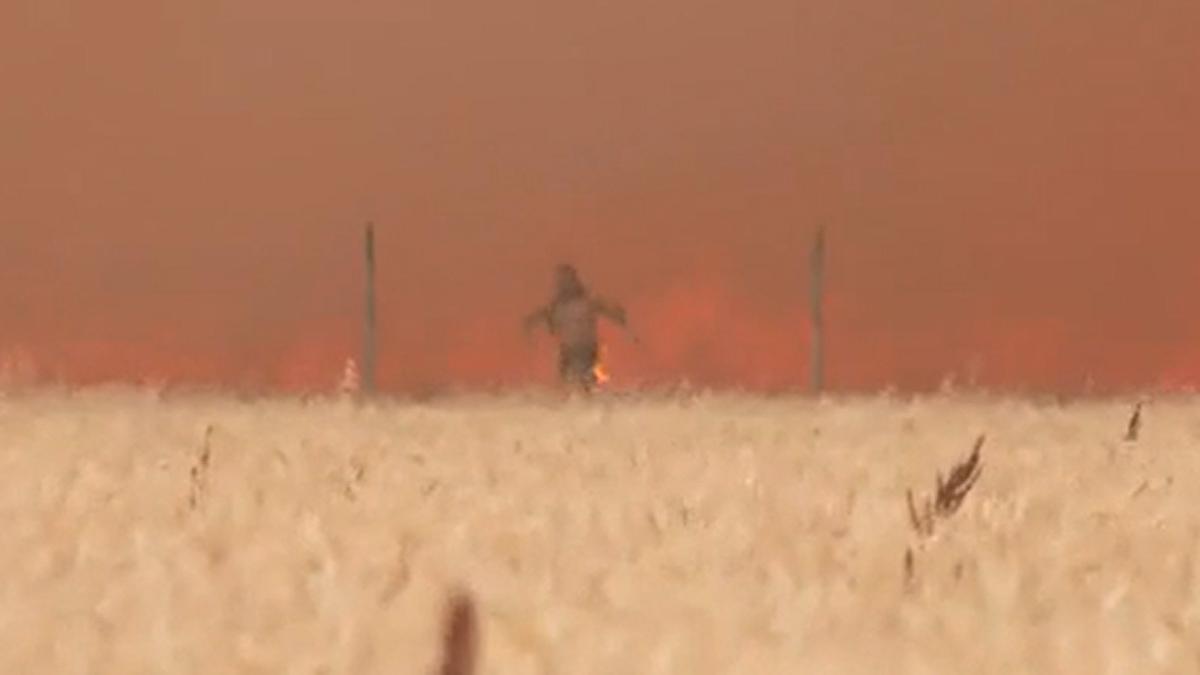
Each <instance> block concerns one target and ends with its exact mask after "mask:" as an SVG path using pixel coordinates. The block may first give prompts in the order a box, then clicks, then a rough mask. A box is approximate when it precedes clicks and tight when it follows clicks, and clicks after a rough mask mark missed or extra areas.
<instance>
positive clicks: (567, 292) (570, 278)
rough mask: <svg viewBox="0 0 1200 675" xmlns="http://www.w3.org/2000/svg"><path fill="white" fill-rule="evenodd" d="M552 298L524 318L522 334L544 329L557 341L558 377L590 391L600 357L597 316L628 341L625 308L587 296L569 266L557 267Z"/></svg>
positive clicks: (628, 332)
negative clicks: (539, 327) (622, 330)
mask: <svg viewBox="0 0 1200 675" xmlns="http://www.w3.org/2000/svg"><path fill="white" fill-rule="evenodd" d="M554 287H555V288H554V297H553V298H552V299H551V300H550V303H549V304H547V305H546V306H545V307H541V308H539V309H538V310H536V311H534V312H533V313H532V314H530V315H529V316H527V317H525V333H526V335H528V334H529V333H530V332H531V331H532V330H533V329H534V328H537V327H538V326H541V325H544V326H545V327H546V329H547V330H548V331H549V332H550V334H551V335H553V336H555V337H556V338H558V374H559V377H560V378H562V380H563V382H565V383H567V384H571V385H576V386H580V387H582V388H583V389H584V390H585V391H590V390H591V389H592V388H593V387H595V386H596V372H595V370H596V363H597V361H598V359H599V357H600V353H599V350H600V347H599V340H598V338H597V334H596V319H597V317H598V316H603V317H604V318H606V319H608V320H610V321H612V322H613V323H615V324H617V325H618V326H621V327H622V328H624V329H625V333H626V335H628V336H629V338H630V340H632V341H633V342H635V343H636V342H637V336H635V335H634V334H633V332H632V331H631V330H630V329H629V324H628V322H627V321H626V316H625V308H623V307H621V306H620V305H618V304H615V303H612V302H608V301H606V300H603V299H601V298H598V297H595V296H593V295H591V294H589V293H588V290H587V288H586V287H585V286H584V285H583V282H582V281H581V280H580V279H579V273H578V272H576V271H575V268H574V267H572V266H571V265H566V264H563V265H559V266H558V267H557V268H556V269H555V271H554Z"/></svg>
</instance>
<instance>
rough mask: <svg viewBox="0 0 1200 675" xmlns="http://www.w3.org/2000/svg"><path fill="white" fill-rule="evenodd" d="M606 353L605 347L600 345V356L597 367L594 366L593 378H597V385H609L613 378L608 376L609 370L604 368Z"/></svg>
mask: <svg viewBox="0 0 1200 675" xmlns="http://www.w3.org/2000/svg"><path fill="white" fill-rule="evenodd" d="M606 351H607V350H606V349H605V348H604V345H600V355H599V357H598V358H597V359H596V365H594V366H592V376H593V377H595V378H596V384H601V385H602V384H607V383H608V381H609V380H611V379H612V376H611V375H609V374H608V369H607V368H606V367H605V366H604V353H605V352H606Z"/></svg>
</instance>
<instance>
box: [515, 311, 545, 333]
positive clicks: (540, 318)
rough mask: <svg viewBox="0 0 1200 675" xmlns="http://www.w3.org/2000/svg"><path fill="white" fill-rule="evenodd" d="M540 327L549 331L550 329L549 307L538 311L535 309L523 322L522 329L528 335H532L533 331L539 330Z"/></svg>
mask: <svg viewBox="0 0 1200 675" xmlns="http://www.w3.org/2000/svg"><path fill="white" fill-rule="evenodd" d="M538 326H545V327H546V329H547V330H549V329H550V308H549V307H539V308H538V309H535V310H534V311H532V312H530V313H529V314H527V315H526V316H525V320H524V321H522V322H521V327H522V328H523V329H524V330H525V333H526V334H528V333H531V332H532V331H533V329H534V328H537V327H538Z"/></svg>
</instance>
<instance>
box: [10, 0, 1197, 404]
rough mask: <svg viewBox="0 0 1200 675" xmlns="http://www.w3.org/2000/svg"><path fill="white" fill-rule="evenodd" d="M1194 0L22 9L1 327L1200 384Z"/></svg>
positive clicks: (463, 369)
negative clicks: (524, 323) (368, 276)
mask: <svg viewBox="0 0 1200 675" xmlns="http://www.w3.org/2000/svg"><path fill="white" fill-rule="evenodd" d="M1198 22H1200V4H1197V3H1196V2H1194V0H1188V1H1183V0H1179V1H1173V0H1162V1H1160V2H1154V3H1134V2H1107V3H1100V2H1080V1H1075V0H1064V1H1061V2H1054V3H1045V2H1024V1H1017V2H1013V1H1012V0H1007V1H1004V2H1001V1H1000V0H978V1H976V2H970V3H947V2H933V1H931V0H909V1H907V2H887V1H885V0H858V1H855V0H848V1H845V2H832V1H827V0H821V1H819V2H818V1H813V2H803V1H800V2H798V1H796V0H790V1H788V2H783V1H781V0H759V1H757V2H748V3H729V2H715V1H712V0H687V1H686V2H685V1H684V0H659V1H658V2H652V3H648V2H644V1H634V0H611V1H610V2H604V3H570V2H566V3H564V2H561V1H550V0H538V1H532V0H515V1H513V2H507V3H483V2H479V3H466V4H464V3H445V2H420V1H411V2H395V1H388V2H384V1H383V0H364V1H362V2H356V3H333V2H323V3H322V2H295V1H292V2H284V1H283V0H236V1H235V0H210V1H208V2H204V3H163V2H151V1H150V0H123V1H121V2H114V3H96V2H83V1H82V0H40V1H37V0H8V1H7V2H4V3H2V4H0V43H3V44H4V45H5V46H4V49H3V50H0V87H2V88H3V91H2V97H0V274H2V275H3V276H2V279H3V283H2V284H0V346H3V347H4V348H17V347H20V348H23V349H25V350H28V351H29V352H31V353H33V354H34V355H35V358H36V359H37V361H38V362H39V364H40V365H41V367H42V369H43V371H44V372H46V373H47V374H50V375H51V376H54V377H63V378H67V379H69V380H72V381H80V382H85V381H95V380H98V379H106V378H131V379H136V378H140V377H143V376H148V375H149V376H157V377H168V378H180V379H189V380H198V381H207V382H225V383H231V384H258V385H273V386H287V387H311V386H327V385H329V384H330V383H332V382H333V381H335V380H336V378H337V376H338V374H339V371H340V368H341V363H342V361H343V360H344V359H345V358H346V357H347V356H349V355H353V354H355V353H356V352H357V349H358V341H359V332H358V326H359V321H360V316H361V301H360V295H361V289H362V279H361V276H362V273H361V265H360V256H361V234H362V227H363V224H364V223H365V221H367V220H374V221H375V222H376V223H377V227H378V230H379V231H378V238H379V259H380V265H381V269H380V291H379V293H380V314H381V346H380V350H381V356H380V358H381V370H382V372H381V379H382V380H383V382H384V383H385V384H386V385H387V386H389V387H394V388H402V387H403V388H411V387H426V386H432V385H437V384H441V383H466V384H478V383H488V382H502V383H511V382H522V381H528V380H545V379H547V378H548V377H549V376H550V374H551V373H552V368H553V364H552V356H551V354H550V352H549V345H548V344H547V343H546V342H545V340H543V341H541V342H539V343H538V345H537V346H536V348H533V349H529V348H526V346H525V345H524V343H523V342H522V340H521V338H520V333H519V331H518V328H517V327H518V320H519V317H520V316H521V315H522V314H524V313H525V312H526V311H528V310H529V309H531V308H532V307H533V306H534V305H536V304H537V303H539V302H541V301H542V300H544V299H545V297H546V295H547V293H548V292H549V287H548V285H549V278H550V273H551V269H552V266H553V264H554V263H556V262H558V261H560V260H572V261H575V262H576V263H577V264H578V266H579V267H580V269H581V271H582V272H583V274H584V275H585V278H586V279H587V280H588V281H589V282H590V283H591V284H592V285H593V286H594V287H595V288H596V290H598V291H600V292H603V293H605V294H607V295H609V296H612V297H614V298H616V299H619V300H622V301H624V302H626V303H627V304H628V305H629V306H630V309H631V312H632V317H633V319H634V321H636V322H637V323H638V325H639V327H640V330H641V333H642V335H643V338H644V340H645V343H646V344H645V346H644V348H643V349H641V350H635V349H632V348H629V347H628V346H626V345H624V344H622V343H621V342H620V341H619V340H614V341H613V343H612V346H611V359H612V361H613V363H612V369H613V370H614V371H615V372H616V374H617V376H618V378H620V379H623V380H625V381H626V382H634V381H639V380H642V379H673V378H678V377H688V378H691V379H692V380H695V381H701V382H709V383H714V384H735V383H740V384H743V385H747V386H755V387H758V386H780V385H789V384H798V383H803V382H804V381H805V380H806V378H807V364H806V359H805V354H806V350H807V343H808V336H807V324H806V321H805V319H804V316H805V312H806V307H805V303H806V298H807V275H806V271H805V269H804V266H805V264H806V259H807V246H808V243H809V241H810V239H811V237H812V234H813V231H814V228H815V227H816V226H818V225H821V224H823V225H825V226H826V227H827V228H828V230H829V252H830V261H829V267H830V269H829V279H828V287H829V299H828V302H829V306H828V310H827V315H828V321H829V340H830V347H829V349H830V355H829V358H830V363H829V366H828V372H829V379H830V381H831V384H832V385H834V386H837V387H845V388H871V387H878V386H884V385H888V384H895V385H898V386H901V387H928V386H935V385H936V384H937V383H938V382H939V381H940V380H941V379H942V378H943V376H945V375H946V374H947V373H958V374H959V375H960V376H961V377H967V376H968V375H969V374H972V373H973V374H974V375H975V376H976V377H977V378H978V379H979V380H980V381H982V382H984V383H988V384H993V385H998V386H1035V387H1039V388H1054V389H1076V388H1079V387H1081V386H1083V385H1084V383H1085V382H1087V381H1088V380H1089V378H1090V379H1091V381H1093V382H1094V383H1095V386H1097V387H1100V388H1109V387H1127V386H1140V385H1145V384H1158V383H1163V382H1169V383H1181V382H1197V381H1200V317H1197V316H1196V315H1195V312H1194V309H1193V308H1194V307H1195V303H1194V295H1195V291H1196V290H1198V289H1200V267H1197V265H1196V264H1195V261H1196V259H1197V255H1198V254H1200V227H1198V226H1200V125H1198V124H1197V121H1198V120H1200V79H1198V78H1197V76H1196V72H1197V68H1198V67H1200V43H1197V42H1196V40H1195V31H1194V28H1195V26H1196V25H1198Z"/></svg>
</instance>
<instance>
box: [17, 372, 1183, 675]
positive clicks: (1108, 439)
mask: <svg viewBox="0 0 1200 675" xmlns="http://www.w3.org/2000/svg"><path fill="white" fill-rule="evenodd" d="M1131 410H1132V401H1131V400H1125V399H1119V400H1118V399H1109V400H1088V401H1076V402H1056V401H1053V400H1047V401H1034V400H1029V399H1021V398H1008V397H989V396H982V395H960V396H955V395H936V396H925V397H901V396H886V395H880V396H870V397H868V396H863V397H840V398H839V397H833V398H826V399H822V400H815V399H810V398H803V397H773V398H768V397H756V396H751V395H741V394H720V393H708V394H705V393H695V394H688V395H676V396H666V395H663V396H654V395H648V394H647V395H636V396H635V395H609V396H600V397H596V398H593V399H590V400H583V399H574V400H561V399H559V398H556V397H554V396H552V395H550V394H545V393H541V394H539V393H532V394H520V395H518V394H512V395H496V396H483V395H478V396H471V395H459V396H454V397H448V398H446V399H444V400H436V401H424V402H418V401H404V400H381V401H371V402H355V401H352V400H344V399H337V398H310V399H302V398H299V397H293V398H251V397H241V398H239V397H235V396H223V395H219V394H216V393H186V394H185V393H167V394H163V393H161V392H155V391H149V390H136V389H120V388H111V389H93V390H84V391H78V392H67V391H52V390H46V391H28V392H24V393H19V392H18V393H9V394H7V395H4V396H3V397H2V398H0V430H2V434H3V435H2V438H3V443H2V444H0V469H2V471H3V490H0V523H2V524H3V527H4V539H3V544H4V545H3V547H2V548H0V672H3V673H55V674H58V673H64V674H69V673H121V674H137V673H204V674H206V675H207V674H217V673H263V674H267V673H270V674H276V673H281V674H283V673H287V674H290V673H295V674H302V673H304V674H309V673H311V674H318V673H324V674H331V675H332V674H341V673H347V674H351V673H353V674H358V673H364V674H366V673H389V674H393V673H414V674H425V673H434V672H436V669H437V664H438V662H439V659H440V658H441V657H440V651H441V649H442V646H441V641H442V625H441V623H442V616H443V607H444V606H445V604H446V600H447V597H449V595H450V594H451V593H452V592H454V590H455V589H465V590H466V591H467V592H469V593H470V595H471V597H472V598H473V601H474V603H475V607H476V611H477V614H478V655H477V656H478V668H477V673H481V674H482V673H488V674H501V673H503V674H505V675H520V674H524V673H529V674H548V673H562V674H564V675H565V674H570V675H583V674H588V673H594V674H597V675H599V674H608V675H612V674H626V673H627V674H630V675H642V674H656V673H672V674H675V673H678V674H684V673H686V674H695V675H702V674H708V673H746V674H772V673H781V674H782V673H864V674H865V673H879V672H890V673H914V674H915V673H963V672H972V673H1089V674H1090V673H1192V672H1198V671H1200V587H1198V585H1197V576H1198V573H1200V566H1198V558H1197V554H1198V553H1200V551H1198V549H1197V543H1198V541H1200V514H1198V512H1197V500H1196V498H1195V495H1196V487H1195V486H1196V485H1197V479H1198V478H1200V400H1197V399H1196V398H1189V397H1182V396H1181V397H1174V398H1159V399H1155V400H1151V401H1149V402H1148V403H1147V404H1146V407H1145V409H1144V410H1143V413H1142V417H1143V420H1142V422H1143V428H1142V431H1141V436H1140V438H1139V439H1138V440H1136V441H1126V440H1124V439H1123V436H1124V434H1125V430H1126V422H1127V420H1128V419H1129V416H1130V412H1131ZM979 434H986V435H987V441H986V444H985V446H984V448H983V451H982V457H983V470H982V473H981V475H980V477H979V480H978V482H977V483H976V485H975V487H974V488H973V490H972V491H971V492H970V493H969V494H967V496H966V497H965V499H964V500H963V503H962V505H961V508H959V510H958V511H957V512H956V513H954V514H952V515H949V516H948V517H946V518H944V519H943V520H940V521H939V522H937V524H936V528H935V531H934V533H933V535H932V536H929V537H922V536H919V535H918V533H917V531H916V530H915V529H914V527H913V526H912V524H911V523H910V517H909V513H908V509H907V507H906V497H905V495H906V492H907V491H908V490H910V489H911V490H912V491H913V493H914V495H915V497H916V499H917V501H921V500H922V499H923V498H924V496H925V495H927V494H929V493H931V492H932V491H933V490H934V488H935V480H936V476H937V475H938V473H939V472H942V473H944V474H945V473H946V472H948V470H949V469H950V467H952V466H953V465H954V464H955V463H956V462H957V461H959V460H961V459H962V458H963V457H964V456H965V455H966V453H967V452H969V450H970V448H971V445H972V442H973V441H974V439H975V438H976V436H978V435H979Z"/></svg>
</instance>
